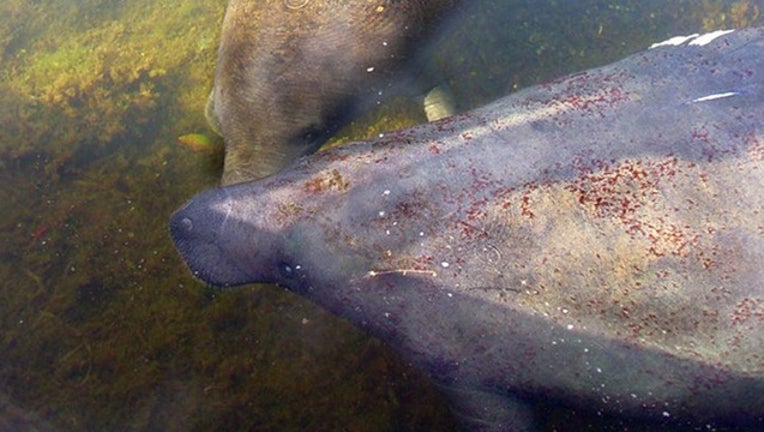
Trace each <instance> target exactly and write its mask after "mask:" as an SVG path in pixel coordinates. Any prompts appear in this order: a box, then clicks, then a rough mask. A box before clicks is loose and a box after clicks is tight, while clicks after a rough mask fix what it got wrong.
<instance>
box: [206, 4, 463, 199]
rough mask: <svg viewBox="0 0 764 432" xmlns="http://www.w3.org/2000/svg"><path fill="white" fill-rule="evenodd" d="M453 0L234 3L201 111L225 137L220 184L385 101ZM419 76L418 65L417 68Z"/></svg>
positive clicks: (286, 159) (313, 142)
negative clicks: (362, 107)
mask: <svg viewBox="0 0 764 432" xmlns="http://www.w3.org/2000/svg"><path fill="white" fill-rule="evenodd" d="M458 3H459V2H458V1H457V0H402V1H389V0H260V1H251V0H232V1H231V2H230V3H229V4H228V9H227V10H226V15H225V18H224V21H223V29H222V32H221V41H220V47H219V51H218V60H217V68H216V72H215V82H214V86H213V90H212V93H211V95H210V101H209V104H208V108H207V117H208V119H209V122H210V124H211V126H212V127H213V128H214V129H216V130H217V131H218V132H219V133H220V134H221V135H222V136H223V138H224V139H225V144H226V154H225V162H224V170H223V178H222V183H223V184H224V185H225V184H231V183H236V182H241V181H244V180H250V179H255V178H261V177H265V176H267V175H270V174H272V173H274V172H276V171H278V170H280V169H281V168H283V167H284V166H285V165H287V164H289V163H291V162H293V161H294V160H295V159H297V158H298V157H299V156H301V155H304V154H307V153H309V152H312V151H314V150H316V149H317V148H318V147H319V146H320V145H321V144H323V143H324V142H325V141H326V140H327V139H328V138H329V137H330V136H331V135H332V133H333V132H335V131H336V130H337V129H338V128H339V127H341V126H342V125H344V124H345V123H346V122H347V121H348V120H349V118H350V115H351V114H352V111H355V110H356V109H357V108H358V105H359V104H364V103H365V102H364V101H365V100H366V99H368V98H370V97H374V98H381V97H384V96H385V95H386V94H387V93H388V92H389V90H390V89H389V87H390V86H391V84H392V82H394V81H398V79H397V78H399V76H398V73H402V71H403V69H405V68H406V67H407V66H408V67H416V65H415V64H414V63H415V55H414V54H415V52H417V49H419V48H422V47H423V46H424V45H426V44H425V43H424V41H425V40H427V39H428V37H429V36H430V35H431V34H432V33H434V29H435V28H436V27H437V26H436V24H437V23H440V22H441V21H442V20H443V19H444V17H445V16H446V15H447V14H448V13H451V12H453V11H454V9H455V6H456V5H457V4H458ZM417 72H419V71H417Z"/></svg>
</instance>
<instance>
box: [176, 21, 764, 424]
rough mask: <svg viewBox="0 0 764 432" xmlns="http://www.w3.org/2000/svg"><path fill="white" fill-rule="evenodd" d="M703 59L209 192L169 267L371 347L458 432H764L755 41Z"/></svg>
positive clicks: (704, 46)
mask: <svg viewBox="0 0 764 432" xmlns="http://www.w3.org/2000/svg"><path fill="white" fill-rule="evenodd" d="M708 39H711V38H696V39H693V40H692V42H685V43H683V44H681V45H680V46H660V47H656V48H653V49H651V50H648V51H645V52H643V53H640V54H636V55H634V56H631V57H629V58H627V59H625V60H622V61H620V62H617V63H614V64H612V65H610V66H606V67H603V68H600V69H594V70H590V71H587V72H582V73H579V74H576V75H572V76H569V77H566V78H562V79H559V80H556V81H553V82H550V83H547V84H545V85H541V86H538V87H534V88H530V89H527V90H524V91H521V92H519V93H516V94H514V95H511V96H509V97H506V98H504V99H501V100H499V101H497V102H495V103H493V104H491V105H488V106H486V107H484V108H482V109H478V110H475V111H472V112H470V113H467V114H463V115H458V116H456V117H452V118H449V119H445V120H442V121H439V122H435V123H430V124H426V125H423V126H420V127H417V128H414V129H409V130H403V131H399V132H396V133H393V134H390V135H389V136H388V137H386V138H385V139H384V140H379V141H370V142H362V143H357V144H353V145H348V146H344V147H341V148H335V149H331V150H328V151H325V152H321V153H318V154H315V155H312V156H310V157H307V158H304V159H302V160H301V161H300V162H298V163H297V164H295V165H293V166H291V167H290V168H289V169H288V170H286V171H284V172H282V173H280V174H278V175H275V176H273V177H269V178H266V179H263V180H260V181H256V182H250V183H244V184H240V185H235V186H231V187H226V188H222V189H215V190H210V191H207V192H204V193H202V194H200V195H198V196H197V197H196V198H194V199H193V200H191V201H190V202H189V203H188V204H186V205H185V206H184V207H183V208H181V209H179V210H178V211H177V212H176V213H175V215H174V216H173V217H172V220H171V223H170V228H171V232H172V236H173V239H174V241H175V244H176V247H177V248H178V250H179V251H180V253H181V254H182V256H183V258H184V259H185V260H186V262H187V263H188V265H189V267H190V268H191V270H192V271H193V273H194V274H195V275H196V276H197V277H199V278H200V279H202V280H204V281H206V282H209V283H212V284H215V285H222V286H232V285H238V284H243V283H248V282H268V283H276V284H279V285H282V286H284V287H287V288H289V289H290V290H292V291H293V292H295V293H298V294H300V295H303V296H305V297H307V298H309V299H311V300H313V301H314V302H316V303H318V304H320V305H322V306H323V307H325V308H326V309H328V310H329V311H331V312H333V313H335V314H337V315H340V316H343V317H346V318H347V319H348V320H350V321H351V322H353V323H354V324H356V325H357V326H359V327H361V328H364V329H366V330H367V331H368V332H369V333H370V334H372V335H374V336H376V337H379V338H380V339H382V340H383V341H384V342H386V343H387V344H389V345H390V346H392V347H394V348H395V349H397V350H398V351H399V352H400V353H401V354H402V355H403V356H404V357H405V358H407V359H409V360H410V361H412V362H413V363H414V364H416V365H418V366H419V367H420V368H422V369H423V370H425V371H427V372H428V373H429V374H430V376H431V378H432V380H433V381H434V382H435V383H436V385H437V386H438V387H439V388H440V389H441V390H442V391H443V392H445V393H446V394H447V395H449V396H450V400H451V402H452V404H453V412H454V413H455V414H456V415H457V417H458V418H459V419H460V420H461V422H462V424H463V425H464V429H465V430H474V431H505V430H512V431H523V430H534V428H535V425H534V421H533V418H532V416H531V414H530V407H531V406H532V404H533V402H534V400H536V399H537V398H543V399H544V400H549V399H551V400H553V401H557V402H559V403H560V404H565V405H569V406H571V407H574V408H579V409H588V410H594V411H595V412H603V413H609V414H611V415H615V416H626V417H642V418H645V419H647V420H648V421H655V422H656V423H658V424H662V423H672V424H680V425H693V426H697V427H700V428H703V429H705V425H706V424H711V425H716V424H732V425H735V426H739V427H740V428H741V429H750V430H764V429H762V427H764V29H749V30H741V31H737V32H734V33H730V34H726V35H722V36H719V37H717V38H716V39H714V40H713V41H711V42H710V43H705V42H707V41H708Z"/></svg>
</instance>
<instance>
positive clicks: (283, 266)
mask: <svg viewBox="0 0 764 432" xmlns="http://www.w3.org/2000/svg"><path fill="white" fill-rule="evenodd" d="M299 270H300V266H299V265H292V264H290V263H288V262H286V261H282V262H280V263H279V273H281V277H282V278H284V279H293V278H294V277H295V276H297V273H298V272H299Z"/></svg>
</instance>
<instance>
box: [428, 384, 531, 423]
mask: <svg viewBox="0 0 764 432" xmlns="http://www.w3.org/2000/svg"><path fill="white" fill-rule="evenodd" d="M435 386H436V388H437V389H438V390H440V391H441V392H443V394H445V395H447V396H448V399H449V401H450V403H451V413H452V414H453V415H454V418H455V419H456V421H457V422H458V424H459V426H460V429H461V430H466V431H475V432H478V431H479V432H503V431H512V432H531V431H535V430H537V425H536V424H535V423H536V422H535V417H534V412H533V407H532V406H531V405H530V404H529V403H527V402H525V401H523V400H521V399H519V398H517V397H515V396H512V395H509V394H500V393H496V392H493V391H485V390H478V389H473V388H457V387H455V386H452V385H445V384H438V383H435Z"/></svg>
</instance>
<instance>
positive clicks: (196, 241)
mask: <svg viewBox="0 0 764 432" xmlns="http://www.w3.org/2000/svg"><path fill="white" fill-rule="evenodd" d="M233 204H234V202H233V200H232V199H231V197H230V195H229V193H228V191H227V190H225V189H218V190H210V191H207V192H205V193H203V194H201V195H199V196H197V197H195V198H194V199H192V200H191V201H189V202H188V203H186V204H185V205H184V206H183V207H181V208H180V209H178V210H177V211H176V212H175V213H174V214H173V215H172V217H171V218H170V235H171V236H172V240H173V243H174V244H175V248H176V249H177V250H178V252H179V253H180V255H181V256H182V257H183V260H184V261H185V262H186V264H187V265H188V267H189V269H190V270H191V272H192V273H193V274H194V276H196V277H197V278H199V279H202V280H204V281H207V282H209V283H211V284H213V285H218V286H225V285H236V284H242V283H246V282H247V281H250V280H252V278H253V277H255V276H258V275H255V274H252V273H250V272H247V271H245V269H244V268H243V267H242V263H241V262H240V260H239V258H238V254H237V253H236V251H238V250H243V249H246V248H247V247H248V246H250V245H251V240H252V238H251V233H250V235H249V236H247V235H241V232H242V231H243V228H244V227H243V226H242V223H241V221H237V220H236V219H235V218H232V217H231V215H232V213H233ZM255 250H257V249H255ZM251 258H252V259H256V256H252V257H251Z"/></svg>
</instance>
